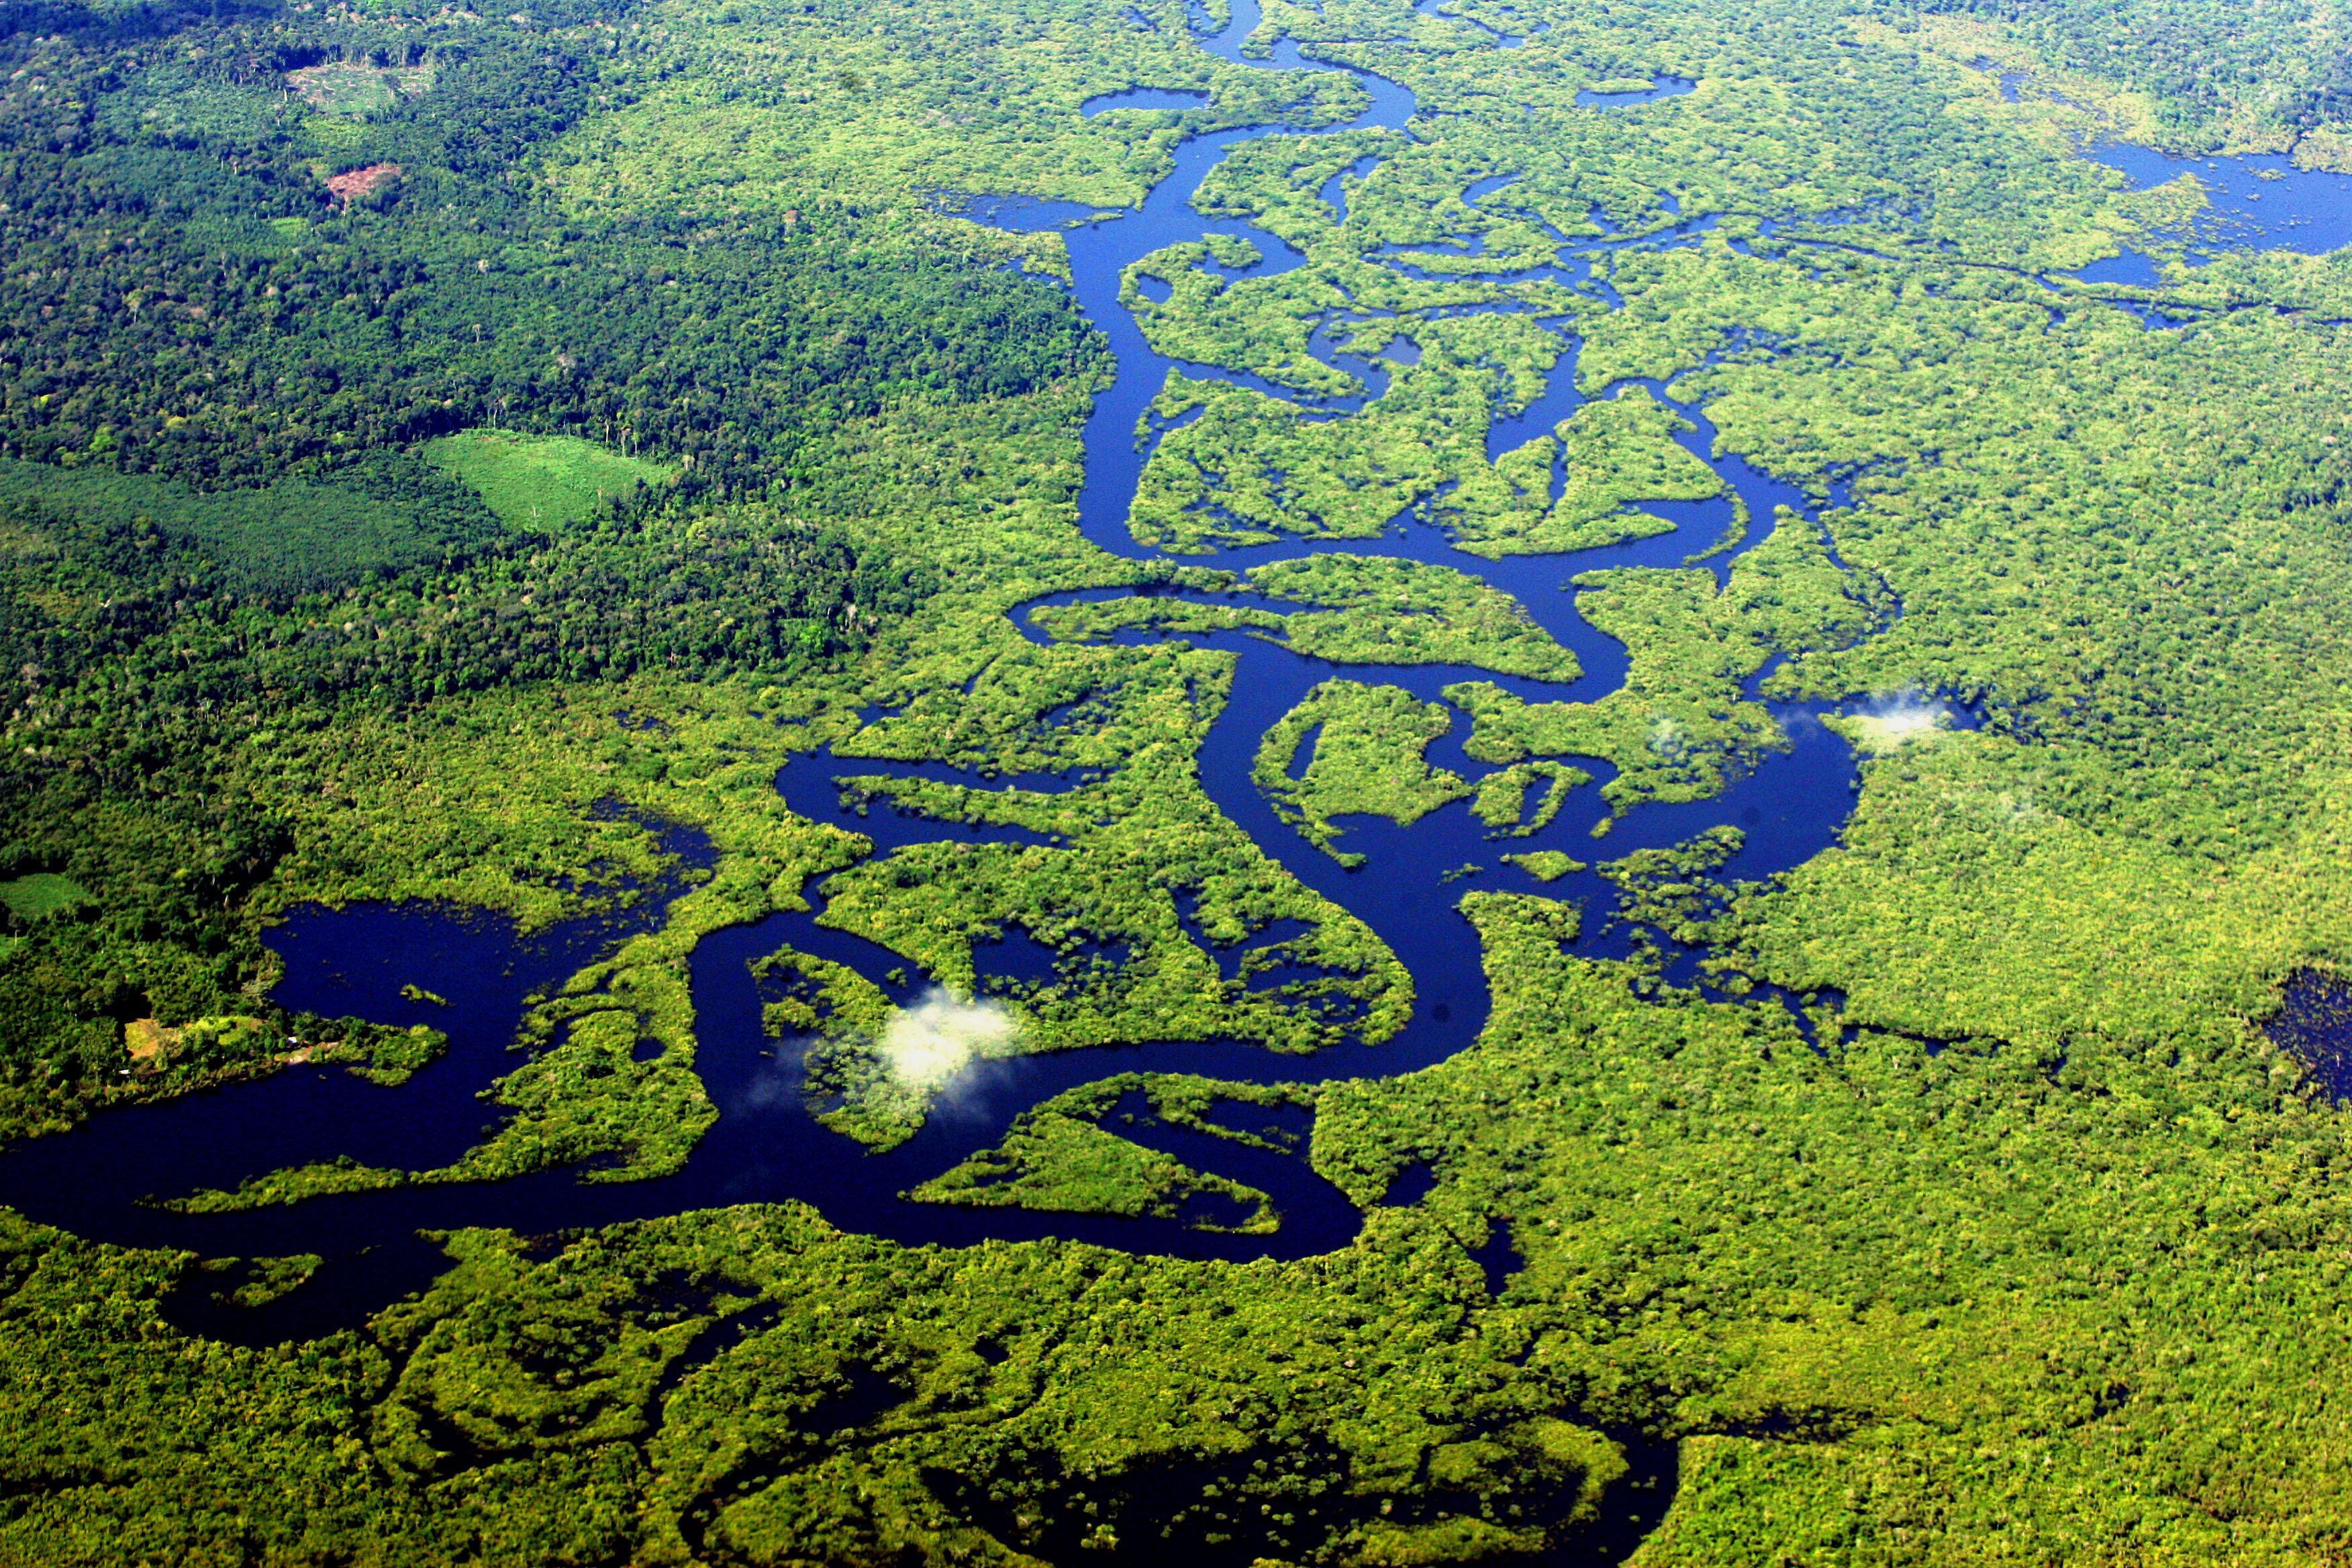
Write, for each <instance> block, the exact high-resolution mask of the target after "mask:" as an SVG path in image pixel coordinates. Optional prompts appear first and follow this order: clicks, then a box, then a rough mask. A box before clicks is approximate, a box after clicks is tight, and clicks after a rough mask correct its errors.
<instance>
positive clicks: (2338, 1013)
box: [2263, 970, 2352, 1100]
mask: <svg viewBox="0 0 2352 1568" xmlns="http://www.w3.org/2000/svg"><path fill="white" fill-rule="evenodd" d="M2263 1031H2264V1032H2265V1033H2266V1034H2268V1035H2269V1036H2270V1037H2271V1039H2272V1040H2273V1042H2274V1043H2276V1044H2277V1045H2278V1047H2280V1048H2281V1049H2283V1050H2285V1051H2288V1052H2290V1053H2292V1054H2293V1055H2294V1058H2295V1059H2296V1060H2298V1061H2300V1062H2302V1063H2303V1065H2304V1067H2305V1068H2307V1069H2308V1070H2309V1071H2310V1073H2311V1076H2312V1079H2314V1080H2315V1082H2316V1083H2317V1084H2318V1085H2319V1087H2320V1088H2322V1089H2326V1091H2327V1092H2328V1093H2329V1094H2330V1095H2332V1096H2333V1097H2335V1098H2336V1099H2337V1100H2352V984H2347V982H2346V981H2345V979H2344V977H2343V976H2342V975H2338V974H2330V973H2326V972H2324V971H2319V970H2306V971H2305V972H2304V973H2300V974H2297V975H2295V976H2294V978H2292V979H2291V980H2289V981H2288V982H2287V984H2286V985H2285V986H2284V988H2283V989H2282V990H2281V992H2280V996H2279V1010H2278V1011H2277V1012H2276V1013H2275V1014H2273V1015H2272V1016H2270V1017H2269V1018H2268V1019H2266V1020H2265V1021H2264V1022H2263Z"/></svg>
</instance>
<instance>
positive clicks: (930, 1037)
mask: <svg viewBox="0 0 2352 1568" xmlns="http://www.w3.org/2000/svg"><path fill="white" fill-rule="evenodd" d="M1018 1027H1019V1026H1018V1024H1017V1023H1016V1022H1015V1020H1014V1018H1013V1015H1012V1014H1011V1013H1009V1012H1007V1011H1006V1010H1005V1009H1004V1008H1003V1006H1001V1005H998V1004H996V1003H994V1002H966V1001H962V1000H960V999H959V998H958V997H957V996H955V994H953V993H951V992H949V991H946V990H943V989H940V988H939V987H936V986H935V987H933V988H932V989H931V991H930V992H929V994H926V995H925V996H924V997H923V999H922V1000H921V1001H919V1002H918V1003H916V1004H915V1005H913V1006H911V1007H900V1008H898V1010H896V1011H895V1012H893V1013H892V1014H891V1015H890V1021H889V1022H888V1023H887V1024H885V1025H884V1026H882V1036H881V1038H880V1039H879V1040H877V1042H876V1043H875V1050H876V1054H877V1056H878V1057H880V1058H881V1060H882V1064H883V1065H884V1066H885V1067H887V1068H888V1069H889V1071H890V1076H891V1077H892V1078H893V1079H896V1080H898V1085H899V1087H901V1088H903V1089H918V1090H922V1091H925V1092H929V1091H932V1090H936V1089H940V1088H942V1087H944V1086H945V1085H946V1083H947V1082H948V1080H949V1079H952V1078H953V1077H955V1075H956V1074H957V1073H959V1072H961V1071H962V1070H963V1069H964V1068H965V1067H967V1066H969V1065H970V1064H971V1061H972V1059H973V1058H976V1057H982V1056H994V1055H998V1054H1001V1053H1000V1050H999V1047H1003V1046H1005V1045H1008V1044H1010V1043H1011V1042H1012V1040H1013V1036H1014V1034H1015V1033H1016V1032H1017V1031H1018Z"/></svg>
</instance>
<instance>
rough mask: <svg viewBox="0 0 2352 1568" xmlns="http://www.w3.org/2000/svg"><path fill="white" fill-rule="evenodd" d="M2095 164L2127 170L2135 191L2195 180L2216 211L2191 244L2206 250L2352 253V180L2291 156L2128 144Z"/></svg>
mask: <svg viewBox="0 0 2352 1568" xmlns="http://www.w3.org/2000/svg"><path fill="white" fill-rule="evenodd" d="M2091 156H2092V157H2093V158H2095V159H2096V160H2097V161H2098V162H2100V163H2105V165H2106V166H2107V167H2109V168H2111V169H2120V170H2122V171H2123V173H2124V174H2126V175H2127V176H2129V178H2130V180H2131V183H2132V188H2133V189H2134V190H2139V191H2144V190H2148V189H2150V188H2152V187H2154V186H2157V185H2161V184H2168V182H2170V181H2173V180H2177V179H2179V177H2180V176H2181V175H2183V174H2194V175H2196V176H2197V178H2198V180H2199V181H2200V182H2201V183H2202V184H2203V185H2204V186H2205V198H2206V201H2207V202H2208V204H2209V207H2208V210H2207V211H2206V212H2205V213H2204V214H2203V215H2201V216H2200V217H2199V218H2198V220H2197V222H2196V224H2195V225H2194V226H2193V227H2192V229H2191V231H2190V233H2189V235H2188V236H2186V238H2188V239H2189V242H2190V243H2191V245H2192V246H2193V247H2198V248H2199V249H2203V250H2210V249H2212V248H2215V247H2234V248H2252V249H2257V250H2299V251H2301V252H2303V253H2304V254H2305V255H2306V256H2319V255H2324V254H2325V253H2326V252H2328V251H2331V250H2337V249H2341V248H2342V247H2345V246H2347V245H2352V174H2331V173H2329V172H2328V171H2326V170H2325V169H2298V168H2296V167H2295V166H2294V161H2293V160H2292V159H2290V158H2288V157H2287V156H2286V155H2284V153H2246V154H2242V155H2240V156H2236V157H2228V158H2224V157H2210V158H2176V157H2173V156H2172V155H2171V154H2169V153H2158V152H2156V151H2155V150H2153V149H2151V148H2147V147H2135V146H2133V145H2132V144H2130V143H2129V142H2105V143H2103V144H2101V145H2099V146H2096V147H2094V148H2092V149H2091ZM2094 265H2095V266H2102V267H2104V266H2107V265H2110V264H2109V263H2105V262H2100V263H2095V264H2094ZM2088 275H2089V274H2088V272H2087V271H2085V273H2084V274H2082V276H2085V277H2087V276H2088ZM2106 280H2107V281H2115V282H2137V281H2138V279H2126V278H2117V279H2106ZM2151 280H2152V279H2151Z"/></svg>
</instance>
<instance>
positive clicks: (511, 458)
mask: <svg viewBox="0 0 2352 1568" xmlns="http://www.w3.org/2000/svg"><path fill="white" fill-rule="evenodd" d="M425 457H426V458H427V459H428V460H429V461H431V462H432V463H433V464H434V466H436V468H440V469H442V470H443V471H444V472H445V473H447V474H449V475H450V476H452V477H453V478H455V479H459V480H461V481H463V482H464V483H465V484H467V485H468V486H470V487H471V488H472V489H473V490H474V492H475V493H476V494H478V495H479V496H480V497H481V498H482V501H483V503H484V504H485V505H487V506H488V508H489V509H490V510H491V511H493V512H495V513H497V514H498V519H499V521H500V522H503V523H505V524H506V525H507V526H508V527H509V528H518V529H532V530H537V529H547V528H562V527H566V526H569V525H571V524H573V523H579V522H585V521H589V520H590V519H591V518H593V517H594V516H596V515H597V514H598V513H599V512H601V511H603V510H604V508H605V507H606V506H607V505H609V504H610V503H611V502H612V501H614V500H618V499H620V498H623V497H625V496H630V495H634V494H635V493H636V491H637V490H638V489H641V488H650V487H655V486H660V485H666V484H667V483H668V482H669V481H670V480H671V479H675V478H676V477H677V468H676V467H674V466H672V465H669V464H665V463H656V462H651V461H648V460H647V459H646V458H627V457H623V456H622V455H621V454H620V453H618V452H615V451H614V450H613V449H612V448H611V447H600V446H598V445H597V444H596V443H595V442H593V441H583V440H582V439H581V438H580V437H576V436H526V435H522V434H520V433H518V432H516V431H512V430H467V431H466V432H464V433H463V434H461V435H457V436H445V437H442V438H441V439H440V440H438V441H435V442H433V443H432V444H430V445H429V446H427V447H425Z"/></svg>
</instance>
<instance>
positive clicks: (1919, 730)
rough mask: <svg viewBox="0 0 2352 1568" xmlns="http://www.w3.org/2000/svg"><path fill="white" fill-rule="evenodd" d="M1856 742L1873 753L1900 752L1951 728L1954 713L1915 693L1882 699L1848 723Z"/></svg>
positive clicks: (1903, 693) (1902, 693)
mask: <svg viewBox="0 0 2352 1568" xmlns="http://www.w3.org/2000/svg"><path fill="white" fill-rule="evenodd" d="M1846 724H1847V727H1848V729H1849V732H1850V733H1852V735H1853V739H1854V743H1855V744H1856V745H1858V746H1860V747H1861V748H1862V749H1863V750H1864V751H1865V752H1899V751H1901V750H1902V749H1903V748H1904V747H1906V746H1908V745H1912V744H1914V743H1915V742H1922V741H1929V740H1933V739H1934V738H1935V737H1936V736H1937V735H1938V734H1940V733H1941V732H1943V731H1946V730H1948V729H1949V728H1951V724H1952V710H1950V709H1948V708H1947V707H1945V706H1944V705H1943V704H1942V703H1940V702H1929V701H1927V700H1924V699H1922V698H1920V697H1918V696H1917V695H1916V694H1914V693H1911V692H1898V693H1896V694H1895V696H1892V697H1882V698H1880V699H1879V700H1877V701H1875V702H1874V703H1872V704H1871V705H1870V706H1869V707H1868V708H1866V709H1864V710H1863V711H1861V712H1859V713H1856V714H1853V715H1852V716H1851V717H1850V718H1848V719H1847V721H1846Z"/></svg>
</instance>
